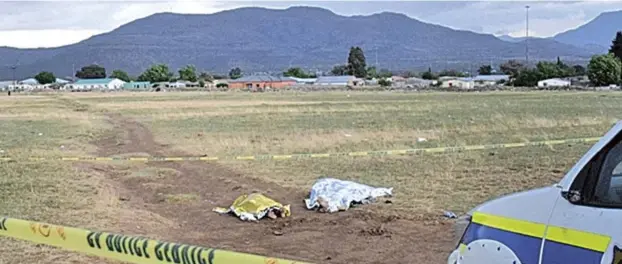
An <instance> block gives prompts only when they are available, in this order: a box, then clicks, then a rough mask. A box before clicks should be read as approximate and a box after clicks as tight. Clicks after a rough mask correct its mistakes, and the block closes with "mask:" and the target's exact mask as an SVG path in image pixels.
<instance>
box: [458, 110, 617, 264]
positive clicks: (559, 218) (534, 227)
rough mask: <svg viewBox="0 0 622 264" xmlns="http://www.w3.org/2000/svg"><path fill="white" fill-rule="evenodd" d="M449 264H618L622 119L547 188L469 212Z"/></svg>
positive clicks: (500, 199) (498, 199)
mask: <svg viewBox="0 0 622 264" xmlns="http://www.w3.org/2000/svg"><path fill="white" fill-rule="evenodd" d="M456 228H457V229H458V232H459V233H461V234H462V236H461V237H460V238H459V239H457V240H458V243H457V244H458V245H457V246H456V249H455V250H454V251H453V252H452V253H451V255H450V256H449V258H448V261H447V263H449V264H471V263H477V264H484V263H494V264H503V263H507V264H536V263H542V264H567V263H578V264H591V263H594V264H622V122H618V123H617V124H616V125H615V126H614V127H613V128H612V129H611V130H609V132H607V134H605V136H604V137H602V138H601V139H600V141H599V142H598V143H596V144H595V145H594V146H592V148H591V149H590V150H589V151H588V152H587V153H586V154H585V155H584V156H583V157H582V158H581V159H580V160H579V161H578V162H577V163H576V164H575V165H574V166H573V167H572V169H570V171H568V173H567V174H566V175H565V176H564V178H563V179H562V180H561V181H560V182H559V183H557V184H555V185H553V186H548V187H544V188H540V189H535V190H530V191H525V192H520V193H514V194H510V195H507V196H504V197H501V198H497V199H495V200H492V201H489V202H486V203H484V204H482V205H479V206H477V207H476V208H474V209H473V210H471V211H470V212H469V213H468V214H467V216H465V217H462V218H461V219H459V221H458V222H457V224H456Z"/></svg>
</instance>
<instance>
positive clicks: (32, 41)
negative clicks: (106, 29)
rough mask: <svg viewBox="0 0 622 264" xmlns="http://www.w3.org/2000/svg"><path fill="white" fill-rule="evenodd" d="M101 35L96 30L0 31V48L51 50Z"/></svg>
mask: <svg viewBox="0 0 622 264" xmlns="http://www.w3.org/2000/svg"><path fill="white" fill-rule="evenodd" d="M100 33H103V32H102V31H97V30H84V29H79V30H75V29H73V30H71V29H64V30H63V29H46V30H11V31H0V46H9V47H20V48H51V47H58V46H63V45H67V44H71V43H76V42H80V41H82V40H84V39H87V38H89V37H90V36H93V35H96V34H100Z"/></svg>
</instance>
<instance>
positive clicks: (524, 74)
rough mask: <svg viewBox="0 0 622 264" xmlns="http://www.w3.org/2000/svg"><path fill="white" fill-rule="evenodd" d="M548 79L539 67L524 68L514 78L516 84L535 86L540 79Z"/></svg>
mask: <svg viewBox="0 0 622 264" xmlns="http://www.w3.org/2000/svg"><path fill="white" fill-rule="evenodd" d="M542 79H546V78H543V77H542V73H541V72H540V71H539V70H538V69H523V70H521V71H520V72H519V73H518V75H516V77H515V79H514V86H524V87H534V86H537V85H538V81H540V80H542Z"/></svg>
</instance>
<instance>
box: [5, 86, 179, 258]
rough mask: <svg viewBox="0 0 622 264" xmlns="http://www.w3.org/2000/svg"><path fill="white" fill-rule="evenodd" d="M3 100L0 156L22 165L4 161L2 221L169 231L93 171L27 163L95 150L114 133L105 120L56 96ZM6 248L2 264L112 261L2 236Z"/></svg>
mask: <svg viewBox="0 0 622 264" xmlns="http://www.w3.org/2000/svg"><path fill="white" fill-rule="evenodd" d="M0 102H1V103H0V105H1V109H2V111H1V112H2V114H0V156H5V155H8V156H11V157H13V158H17V159H18V161H16V162H0V211H1V212H2V215H3V216H9V217H15V218H20V219H26V220H33V221H42V222H48V223H54V224H60V225H67V226H77V227H82V228H89V229H94V230H107V231H121V230H122V229H125V230H127V229H128V227H131V228H130V229H131V230H138V231H136V232H141V231H140V230H141V229H142V230H143V231H142V233H143V234H149V233H148V232H152V231H151V230H156V229H158V228H161V227H167V226H170V225H171V223H170V222H169V221H168V220H167V219H164V218H161V217H159V216H157V215H154V214H152V213H150V212H148V211H144V210H135V209H132V208H129V207H127V206H126V205H125V204H123V203H122V202H121V201H120V200H119V196H120V193H119V191H118V190H119V189H118V187H119V186H118V185H117V184H116V183H115V182H113V181H111V180H110V179H109V178H107V175H104V174H103V173H102V172H100V171H97V170H93V169H91V165H87V164H78V163H69V162H61V161H41V162H29V161H26V160H25V158H27V157H29V156H43V157H51V156H61V155H64V156H74V155H86V154H88V153H90V152H92V151H94V149H95V148H94V146H92V145H91V144H90V143H89V142H90V141H91V140H93V139H95V138H97V137H99V135H101V134H102V133H103V132H105V131H106V130H108V129H110V126H109V125H108V124H107V123H106V122H105V120H104V117H103V116H101V115H98V114H97V113H85V112H75V111H74V109H72V108H71V107H70V106H67V105H66V104H64V103H63V102H61V101H59V100H58V99H55V98H51V97H43V96H11V97H5V96H0ZM33 105H36V106H37V107H32V106H33ZM29 106H31V107H30V108H29ZM42 109H45V111H41V110H42ZM7 112H10V113H11V114H7ZM20 158H24V159H22V160H20ZM138 226H142V227H138ZM151 235H152V236H155V237H157V234H151ZM0 248H2V249H3V250H0V263H111V261H107V260H103V259H100V258H93V257H89V256H86V255H84V254H80V253H71V252H67V251H64V250H59V249H54V248H50V247H47V246H38V245H34V244H32V243H29V242H24V241H17V240H13V239H8V238H5V237H0Z"/></svg>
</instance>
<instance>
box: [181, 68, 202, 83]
mask: <svg viewBox="0 0 622 264" xmlns="http://www.w3.org/2000/svg"><path fill="white" fill-rule="evenodd" d="M178 72H179V79H182V80H184V81H189V82H196V81H197V68H195V67H194V65H186V67H183V68H181V69H179V71H178Z"/></svg>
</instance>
